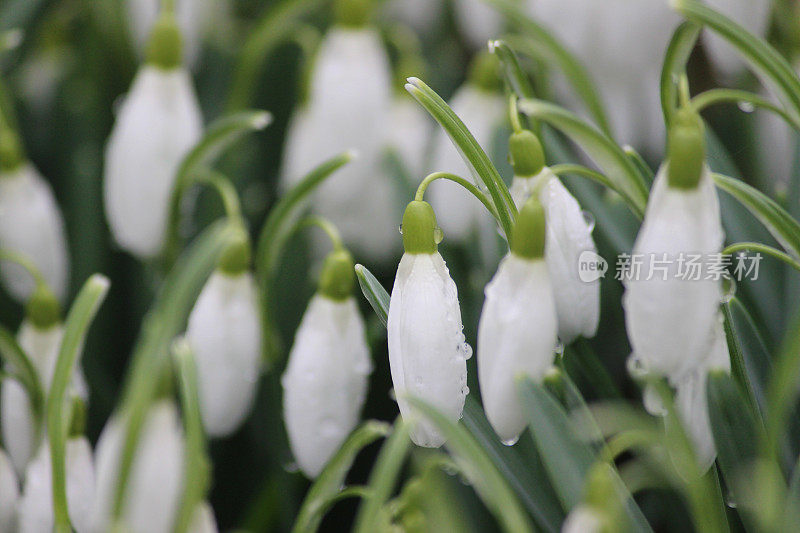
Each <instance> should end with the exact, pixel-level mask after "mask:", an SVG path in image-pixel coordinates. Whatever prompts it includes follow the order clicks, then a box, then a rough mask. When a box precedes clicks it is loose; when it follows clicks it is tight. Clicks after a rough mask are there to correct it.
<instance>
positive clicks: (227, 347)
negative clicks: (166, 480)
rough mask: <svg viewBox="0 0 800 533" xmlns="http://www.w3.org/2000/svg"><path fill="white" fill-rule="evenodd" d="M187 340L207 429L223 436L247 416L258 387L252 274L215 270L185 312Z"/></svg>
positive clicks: (258, 329)
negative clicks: (192, 306)
mask: <svg viewBox="0 0 800 533" xmlns="http://www.w3.org/2000/svg"><path fill="white" fill-rule="evenodd" d="M186 338H187V339H188V340H189V342H190V344H191V346H192V349H193V350H194V354H195V361H196V364H197V379H198V383H197V385H198V389H199V394H200V412H201V414H202V416H203V424H204V425H205V428H206V431H207V432H208V434H209V435H211V436H213V437H221V436H225V435H228V434H230V433H232V432H233V431H234V430H236V429H237V428H238V427H239V426H240V425H241V423H242V421H243V420H244V419H245V418H246V417H247V415H248V414H249V412H250V407H251V406H252V403H253V399H254V398H255V393H256V389H257V386H258V378H259V369H260V360H261V324H260V323H259V310H258V291H257V289H256V285H255V282H254V281H253V276H252V275H251V274H250V273H249V272H248V273H243V274H240V275H237V276H229V275H227V274H224V273H222V272H219V271H217V272H214V273H213V274H212V275H211V277H210V278H209V279H208V282H207V283H206V285H205V287H203V290H202V292H201V293H200V296H199V297H198V298H197V302H196V303H195V306H194V308H193V309H192V312H191V314H190V315H189V323H188V327H187V329H186Z"/></svg>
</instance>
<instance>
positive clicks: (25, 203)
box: [0, 162, 69, 302]
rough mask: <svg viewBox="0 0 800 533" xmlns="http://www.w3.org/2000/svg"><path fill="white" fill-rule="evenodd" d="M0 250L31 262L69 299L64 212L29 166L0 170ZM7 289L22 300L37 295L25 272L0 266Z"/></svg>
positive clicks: (11, 265) (17, 267)
mask: <svg viewBox="0 0 800 533" xmlns="http://www.w3.org/2000/svg"><path fill="white" fill-rule="evenodd" d="M0 248H2V249H4V250H7V251H10V252H14V253H16V254H19V255H21V256H22V257H23V258H25V259H27V260H29V261H31V262H32V263H33V265H34V266H35V267H36V268H37V269H38V270H39V272H40V273H41V274H42V276H43V277H44V279H45V281H47V284H48V285H49V286H50V288H51V289H52V290H53V292H54V293H55V294H56V296H57V297H58V298H59V299H60V300H63V299H64V298H65V297H66V295H67V284H68V274H69V258H68V256H67V237H66V233H65V230H64V220H63V218H62V216H61V210H60V209H59V207H58V204H57V203H56V199H55V197H54V196H53V191H52V189H51V188H50V185H49V184H48V183H47V182H46V181H45V179H44V178H43V177H42V176H41V174H39V172H38V171H37V170H36V168H34V166H33V165H32V164H31V163H30V162H23V163H21V164H20V165H18V166H17V167H16V168H14V169H10V170H7V169H2V170H0ZM0 273H2V279H3V285H4V286H5V287H6V289H7V290H8V291H9V293H10V294H11V295H12V296H13V297H14V298H16V299H17V300H19V301H23V302H24V301H26V300H27V299H28V298H29V297H30V295H31V293H32V292H33V290H34V286H35V285H34V280H33V279H32V278H31V276H30V274H29V273H28V272H26V271H25V269H24V268H23V267H22V266H20V265H18V264H16V263H11V262H9V261H3V262H2V263H0Z"/></svg>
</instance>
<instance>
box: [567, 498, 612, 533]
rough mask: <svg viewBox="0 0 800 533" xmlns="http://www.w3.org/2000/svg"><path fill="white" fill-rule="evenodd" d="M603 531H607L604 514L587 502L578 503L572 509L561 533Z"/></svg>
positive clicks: (593, 532) (595, 532)
mask: <svg viewBox="0 0 800 533" xmlns="http://www.w3.org/2000/svg"><path fill="white" fill-rule="evenodd" d="M601 531H605V527H604V520H603V518H602V516H600V515H599V514H598V513H597V511H595V510H594V509H593V508H591V507H589V506H588V505H585V504H580V505H577V506H576V507H575V508H574V509H572V511H570V512H569V514H568V515H567V518H566V520H564V524H562V526H561V533H600V532H601Z"/></svg>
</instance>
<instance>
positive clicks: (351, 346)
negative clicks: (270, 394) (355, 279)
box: [281, 294, 372, 478]
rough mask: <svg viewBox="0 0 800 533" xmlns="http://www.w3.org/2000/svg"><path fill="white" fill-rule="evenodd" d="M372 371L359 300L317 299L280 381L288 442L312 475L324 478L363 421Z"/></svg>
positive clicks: (322, 297)
mask: <svg viewBox="0 0 800 533" xmlns="http://www.w3.org/2000/svg"><path fill="white" fill-rule="evenodd" d="M371 370H372V362H371V360H370V356H369V348H368V347H367V344H366V333H365V330H364V320H363V319H362V317H361V314H360V313H359V311H358V306H357V305H356V302H355V300H354V299H353V298H352V297H349V298H347V299H345V300H341V301H336V300H333V299H331V298H328V297H326V296H324V295H322V294H317V295H315V296H314V297H313V298H312V300H311V302H310V303H309V304H308V309H306V312H305V314H304V315H303V320H302V322H301V323H300V327H299V328H298V329H297V334H296V336H295V341H294V346H292V350H291V352H290V353H289V363H288V366H287V368H286V372H285V373H284V375H283V378H282V379H281V383H282V384H283V418H284V422H285V423H286V430H287V432H288V434H289V444H290V445H291V449H292V453H293V454H294V457H295V459H296V460H297V463H298V465H299V466H300V468H301V469H302V470H303V472H304V473H305V474H306V475H307V476H308V477H311V478H314V477H316V476H317V475H319V473H320V471H321V470H322V468H323V467H324V466H325V464H326V463H327V462H328V460H329V459H330V458H331V456H332V455H333V454H334V453H335V452H336V451H337V450H338V449H339V447H340V446H341V444H342V442H344V440H345V439H346V438H347V436H348V435H349V434H350V432H351V431H352V430H353V428H354V427H355V426H356V424H357V423H358V420H359V415H360V414H361V408H362V406H363V404H364V398H365V395H366V391H367V378H368V376H369V373H370V372H371Z"/></svg>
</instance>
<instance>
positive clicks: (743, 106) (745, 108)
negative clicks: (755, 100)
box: [737, 101, 756, 113]
mask: <svg viewBox="0 0 800 533" xmlns="http://www.w3.org/2000/svg"><path fill="white" fill-rule="evenodd" d="M737 105H738V106H739V109H740V110H741V111H742V112H743V113H752V112H753V111H755V110H756V106H754V105H753V104H752V103H751V102H745V101H741V102H739V103H738V104H737Z"/></svg>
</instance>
